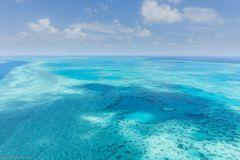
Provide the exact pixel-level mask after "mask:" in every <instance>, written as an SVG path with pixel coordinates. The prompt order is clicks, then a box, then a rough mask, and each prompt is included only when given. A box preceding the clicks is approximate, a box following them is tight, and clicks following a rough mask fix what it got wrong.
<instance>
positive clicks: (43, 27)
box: [29, 18, 58, 34]
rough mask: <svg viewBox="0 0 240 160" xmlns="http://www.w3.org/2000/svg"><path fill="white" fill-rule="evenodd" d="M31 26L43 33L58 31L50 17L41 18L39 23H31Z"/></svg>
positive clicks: (32, 28)
mask: <svg viewBox="0 0 240 160" xmlns="http://www.w3.org/2000/svg"><path fill="white" fill-rule="evenodd" d="M29 27H30V29H31V30H32V31H34V32H42V33H51V34H52V33H57V32H58V29H57V28H55V27H53V26H52V25H51V22H50V20H49V19H48V18H44V19H39V20H38V21H37V23H30V24H29Z"/></svg>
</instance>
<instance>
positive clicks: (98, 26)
mask: <svg viewBox="0 0 240 160" xmlns="http://www.w3.org/2000/svg"><path fill="white" fill-rule="evenodd" d="M28 27H29V31H22V32H19V33H18V34H17V38H19V39H22V40H23V39H25V40H27V41H32V42H35V43H37V42H38V41H45V42H47V41H49V42H58V41H62V42H63V41H69V40H71V42H73V41H76V42H80V41H86V42H87V41H88V42H89V41H91V42H97V43H101V42H107V41H109V40H116V41H125V42H126V41H131V40H133V39H136V38H141V39H143V38H148V37H150V36H152V33H151V31H150V30H148V29H146V28H143V27H141V26H134V27H126V26H124V25H122V24H121V23H120V22H119V21H118V20H113V21H112V22H111V23H100V22H97V21H95V22H81V23H75V24H70V25H69V26H67V27H65V28H63V29H58V28H57V27H55V26H53V25H52V24H51V21H50V20H49V19H48V18H43V19H39V20H38V21H37V22H34V23H33V22H32V23H29V24H28Z"/></svg>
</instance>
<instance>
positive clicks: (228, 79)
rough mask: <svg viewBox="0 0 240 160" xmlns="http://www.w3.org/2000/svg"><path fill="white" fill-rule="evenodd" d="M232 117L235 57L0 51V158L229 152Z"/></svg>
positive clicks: (236, 97)
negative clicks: (34, 54)
mask: <svg viewBox="0 0 240 160" xmlns="http://www.w3.org/2000/svg"><path fill="white" fill-rule="evenodd" d="M239 122H240V60H239V58H227V57H222V58H219V57H16V58H15V57H2V58H0V159H34V160H107V159H109V160H111V159H116V160H128V159H129V160H130V159H131V160H141V159H142V160H175V159H181V160H185V159H186V160H190V159H191V160H192V159H201V160H207V159H209V160H212V159H214V160H223V159H232V160H237V159H238V158H239V157H240V123H239Z"/></svg>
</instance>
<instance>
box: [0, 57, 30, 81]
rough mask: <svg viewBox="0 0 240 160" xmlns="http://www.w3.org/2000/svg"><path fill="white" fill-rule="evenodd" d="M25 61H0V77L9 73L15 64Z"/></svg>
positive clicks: (21, 63) (19, 64) (18, 64)
mask: <svg viewBox="0 0 240 160" xmlns="http://www.w3.org/2000/svg"><path fill="white" fill-rule="evenodd" d="M26 63H27V62H25V61H6V62H3V63H0V79H1V78H4V76H5V75H6V74H7V73H9V72H10V71H11V70H12V69H13V68H15V67H17V66H21V65H23V64H26Z"/></svg>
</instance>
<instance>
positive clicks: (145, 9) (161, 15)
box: [141, 0, 182, 23]
mask: <svg viewBox="0 0 240 160" xmlns="http://www.w3.org/2000/svg"><path fill="white" fill-rule="evenodd" d="M141 14H142V15H143V17H144V20H145V21H146V22H147V23H173V22H180V21H182V17H181V14H180V13H179V11H178V10H177V9H172V8H171V7H170V6H168V5H165V4H162V5H160V4H158V2H157V1H156V0H144V1H143V4H142V9H141Z"/></svg>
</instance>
